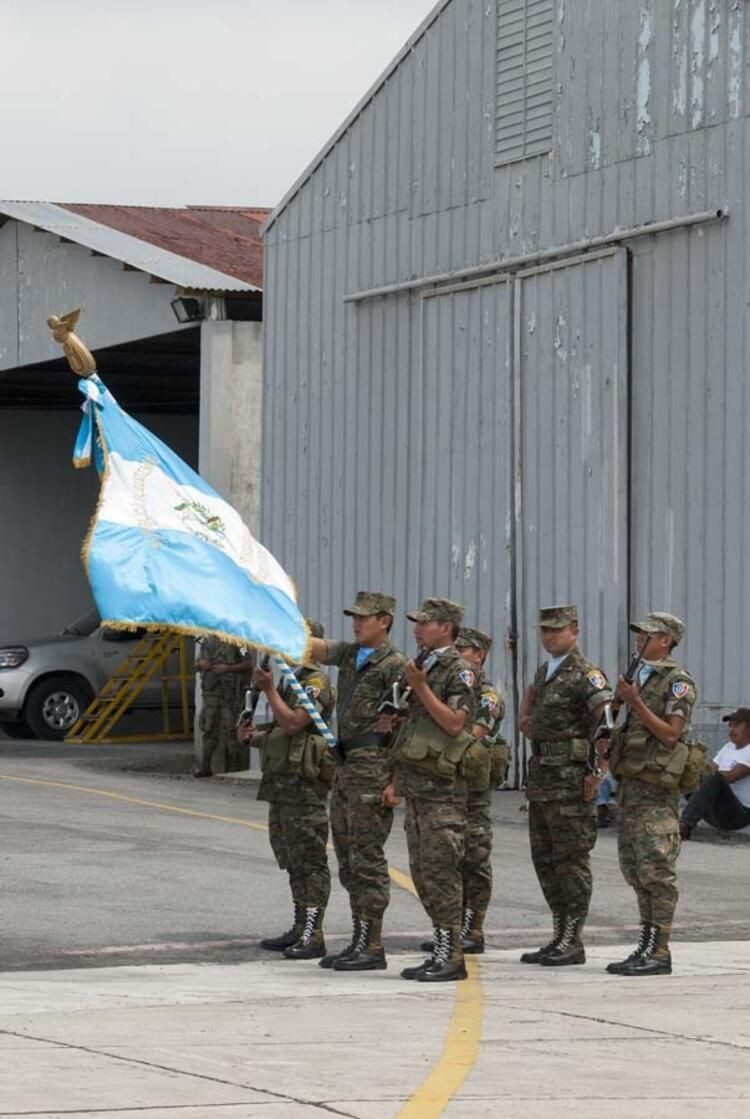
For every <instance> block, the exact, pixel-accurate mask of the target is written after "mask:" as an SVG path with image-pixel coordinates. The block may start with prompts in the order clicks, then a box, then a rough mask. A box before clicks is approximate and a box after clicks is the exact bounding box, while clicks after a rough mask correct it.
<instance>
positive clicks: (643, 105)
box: [635, 0, 653, 155]
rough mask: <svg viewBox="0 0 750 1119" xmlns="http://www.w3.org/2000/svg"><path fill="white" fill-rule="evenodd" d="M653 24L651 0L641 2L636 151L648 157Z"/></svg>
mask: <svg viewBox="0 0 750 1119" xmlns="http://www.w3.org/2000/svg"><path fill="white" fill-rule="evenodd" d="M652 38H653V22H652V17H651V4H650V0H642V2H641V18H640V26H639V31H638V52H637V57H636V92H635V97H636V131H637V138H636V151H637V152H638V154H639V155H648V154H649V152H650V151H651V131H650V130H651V51H650V47H651V40H652Z"/></svg>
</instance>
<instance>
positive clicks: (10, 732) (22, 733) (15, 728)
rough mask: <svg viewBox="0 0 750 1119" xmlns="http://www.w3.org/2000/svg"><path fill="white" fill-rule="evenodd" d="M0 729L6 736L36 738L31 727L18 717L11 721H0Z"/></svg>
mask: <svg viewBox="0 0 750 1119" xmlns="http://www.w3.org/2000/svg"><path fill="white" fill-rule="evenodd" d="M0 731H2V732H3V734H7V736H8V738H36V735H35V734H34V732H33V730H32V729H31V727H30V726H28V725H27V724H26V723H24V722H23V721H22V720H20V719H19V720H18V722H12V723H11V722H2V721H0Z"/></svg>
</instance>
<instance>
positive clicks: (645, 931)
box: [607, 921, 653, 975]
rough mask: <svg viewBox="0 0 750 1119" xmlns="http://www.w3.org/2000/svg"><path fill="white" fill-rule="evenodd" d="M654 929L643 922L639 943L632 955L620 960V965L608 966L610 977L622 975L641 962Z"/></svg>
mask: <svg viewBox="0 0 750 1119" xmlns="http://www.w3.org/2000/svg"><path fill="white" fill-rule="evenodd" d="M652 929H653V925H649V924H648V922H647V921H642V922H641V933H640V936H639V937H638V943H637V944H636V946H635V948H634V950H633V951H632V952H631V953H630V955H629V956H628V957H627V958H626V959H624V960H620V961H619V962H618V963H614V964H607V971H608V972H609V974H610V975H622V973H623V968H626V967H630V965H631V964H634V963H635V961H636V960H640V958H641V956H642V955H643V953H644V952H645V951H646V949H647V948H648V945H649V941H650V939H651V932H652Z"/></svg>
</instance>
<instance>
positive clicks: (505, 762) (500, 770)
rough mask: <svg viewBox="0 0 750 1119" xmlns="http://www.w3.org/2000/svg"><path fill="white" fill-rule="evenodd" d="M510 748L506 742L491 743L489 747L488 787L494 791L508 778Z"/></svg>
mask: <svg viewBox="0 0 750 1119" xmlns="http://www.w3.org/2000/svg"><path fill="white" fill-rule="evenodd" d="M509 767H510V746H509V745H508V743H507V742H493V743H492V744H491V746H490V785H491V786H492V788H493V789H496V788H497V787H498V785H502V783H503V782H504V781H505V778H506V777H507V776H508V769H509Z"/></svg>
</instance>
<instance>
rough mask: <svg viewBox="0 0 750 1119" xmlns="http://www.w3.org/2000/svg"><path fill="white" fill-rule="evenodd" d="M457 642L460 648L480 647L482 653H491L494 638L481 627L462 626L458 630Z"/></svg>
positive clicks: (457, 646)
mask: <svg viewBox="0 0 750 1119" xmlns="http://www.w3.org/2000/svg"><path fill="white" fill-rule="evenodd" d="M455 644H456V648H458V649H479V651H480V652H481V653H489V651H490V649H491V648H492V638H491V637H490V635H489V634H488V633H485V632H484V631H483V630H481V629H472V628H471V626H462V627H461V629H460V630H459V631H458V637H457V638H456V641H455Z"/></svg>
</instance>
